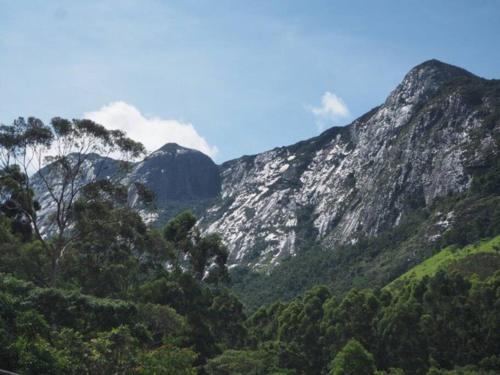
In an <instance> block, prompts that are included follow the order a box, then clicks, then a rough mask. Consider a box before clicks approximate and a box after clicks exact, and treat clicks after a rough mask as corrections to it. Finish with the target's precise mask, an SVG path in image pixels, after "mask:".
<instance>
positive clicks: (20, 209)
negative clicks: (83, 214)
mask: <svg viewBox="0 0 500 375" xmlns="http://www.w3.org/2000/svg"><path fill="white" fill-rule="evenodd" d="M144 152H145V150H144V146H143V145H142V144H140V143H138V142H135V141H133V140H131V139H130V138H127V137H126V135H125V133H124V132H122V131H120V130H107V129H106V128H104V127H103V126H102V125H99V124H96V123H94V122H93V121H90V120H72V121H69V120H65V119H62V118H54V119H52V121H51V124H50V125H45V124H44V123H43V122H42V121H41V120H39V119H36V118H34V117H30V118H28V119H27V120H25V119H24V118H18V119H17V120H15V121H14V122H13V123H12V125H0V168H1V170H2V174H1V175H0V177H1V181H0V185H1V187H2V191H1V192H2V200H3V201H4V205H5V203H6V202H7V203H8V207H9V209H10V210H11V212H13V213H15V215H16V216H17V218H18V219H20V220H22V221H24V222H26V223H28V224H29V227H30V228H31V230H32V231H33V233H34V235H35V237H36V239H37V240H38V241H40V242H41V244H42V246H43V247H44V249H45V251H46V253H47V255H48V257H49V258H50V265H51V267H50V268H51V272H50V277H49V280H48V284H50V285H53V284H54V283H55V281H56V278H57V272H58V266H59V261H60V259H61V257H62V256H63V255H64V252H65V250H66V249H67V248H68V246H70V244H71V243H72V242H73V241H75V239H76V237H80V236H81V233H79V234H76V233H74V232H73V231H72V230H71V228H72V224H73V209H74V203H75V202H76V200H77V198H78V196H79V195H80V193H81V190H82V189H83V188H84V187H85V186H86V185H87V184H92V183H95V182H96V181H97V180H99V179H100V178H101V177H102V174H101V168H102V167H103V166H104V164H103V163H104V160H105V159H101V160H103V161H102V162H101V164H100V165H97V166H95V168H94V173H93V174H92V175H89V173H88V172H89V165H90V164H91V159H92V158H95V154H99V155H101V156H109V155H111V154H113V155H119V158H120V159H121V160H123V161H124V165H125V164H126V162H127V161H129V160H131V159H134V158H137V157H139V156H140V155H142V154H144ZM19 175H22V177H23V178H19ZM34 179H36V180H37V181H39V183H40V184H42V185H43V188H44V190H45V191H46V192H47V195H46V197H45V199H44V204H46V205H47V206H50V207H52V208H53V209H54V212H53V214H50V215H43V217H42V215H39V214H38V213H37V211H39V209H40V205H39V203H38V202H37V200H36V199H35V198H36V197H35V195H34V190H33V180H34Z"/></svg>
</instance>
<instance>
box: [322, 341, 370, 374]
mask: <svg viewBox="0 0 500 375" xmlns="http://www.w3.org/2000/svg"><path fill="white" fill-rule="evenodd" d="M374 373H375V361H374V359H373V355H372V354H371V353H369V352H368V351H366V349H365V348H364V347H363V345H361V344H360V343H359V341H356V340H354V339H352V340H349V341H348V342H347V344H346V345H345V346H344V347H343V348H342V350H341V351H340V352H339V353H337V355H336V356H335V358H334V359H333V361H332V362H331V364H330V373H329V374H330V375H373V374H374Z"/></svg>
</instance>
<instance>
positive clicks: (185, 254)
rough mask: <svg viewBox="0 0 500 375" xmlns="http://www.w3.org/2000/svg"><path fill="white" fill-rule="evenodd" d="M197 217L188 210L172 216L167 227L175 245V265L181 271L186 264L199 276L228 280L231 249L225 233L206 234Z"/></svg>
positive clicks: (209, 280) (210, 280)
mask: <svg viewBox="0 0 500 375" xmlns="http://www.w3.org/2000/svg"><path fill="white" fill-rule="evenodd" d="M196 221H197V219H196V217H195V216H194V215H193V214H192V213H191V212H189V211H186V212H182V213H180V214H179V215H177V216H176V217H175V218H173V219H172V220H170V221H169V222H168V223H167V225H166V226H165V228H164V229H163V235H164V237H165V240H166V241H167V242H168V243H169V244H170V246H171V247H172V248H173V249H174V254H175V255H174V260H173V266H174V268H175V269H176V270H177V271H178V272H180V270H181V269H182V268H183V267H182V266H184V268H186V266H187V267H188V269H189V271H190V272H191V274H192V275H193V277H194V278H195V279H196V280H199V281H202V280H203V281H205V282H207V283H212V284H217V283H218V282H220V281H225V280H227V279H228V271H227V267H226V262H227V258H228V251H227V249H226V247H225V246H224V244H223V242H222V239H221V237H220V236H219V235H217V234H214V233H211V234H208V235H206V236H202V235H201V234H200V231H199V230H198V228H197V227H196ZM183 260H184V262H183ZM186 261H187V264H186Z"/></svg>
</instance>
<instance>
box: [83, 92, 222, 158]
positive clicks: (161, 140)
mask: <svg viewBox="0 0 500 375" xmlns="http://www.w3.org/2000/svg"><path fill="white" fill-rule="evenodd" d="M84 118H87V119H89V120H92V121H95V122H97V123H98V124H101V125H103V126H105V127H106V128H108V129H120V130H123V131H125V132H126V133H127V135H128V136H129V137H130V138H132V139H134V140H136V141H139V142H142V144H143V145H144V146H145V147H146V149H147V150H148V151H154V150H156V149H158V148H160V147H161V146H163V145H164V144H165V143H177V144H179V145H181V146H184V147H188V148H193V149H196V150H199V151H201V152H203V153H204V154H207V155H209V156H210V157H212V158H213V157H214V156H215V155H216V154H217V151H218V150H217V147H215V146H211V145H209V144H208V142H207V141H206V140H205V139H204V138H203V137H202V136H201V135H200V134H198V132H197V131H196V129H195V128H194V126H193V125H192V124H191V123H189V122H182V121H177V120H168V119H161V118H158V117H146V116H144V115H143V114H141V112H140V111H139V110H138V109H137V108H135V107H134V106H133V105H130V104H128V103H125V102H122V101H118V102H113V103H110V104H108V105H105V106H104V107H102V108H101V109H99V110H97V111H93V112H87V113H85V114H84Z"/></svg>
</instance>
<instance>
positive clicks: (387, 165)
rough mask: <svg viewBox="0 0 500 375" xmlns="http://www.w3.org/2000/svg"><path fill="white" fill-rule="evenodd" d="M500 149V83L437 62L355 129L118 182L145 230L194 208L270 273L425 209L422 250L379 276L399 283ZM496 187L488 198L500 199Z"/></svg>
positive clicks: (182, 151)
mask: <svg viewBox="0 0 500 375" xmlns="http://www.w3.org/2000/svg"><path fill="white" fill-rule="evenodd" d="M499 144H500V81H498V80H486V79H483V78H480V77H477V76H475V75H473V74H471V73H469V72H467V71H465V70H463V69H461V68H457V67H454V66H451V65H448V64H445V63H442V62H439V61H437V60H430V61H427V62H425V63H423V64H420V65H418V66H416V67H415V68H413V69H412V70H411V71H410V72H409V73H408V74H407V75H406V76H405V77H404V79H403V81H402V82H401V83H400V84H399V85H398V86H397V87H396V89H395V90H394V91H393V92H392V93H391V94H390V95H389V96H388V98H387V99H386V101H385V102H384V103H383V104H382V105H380V106H379V107H376V108H374V109H372V110H371V111H369V112H368V113H366V114H365V115H363V116H361V117H360V118H358V119H357V120H355V121H354V122H353V123H351V124H350V125H348V126H345V127H334V128H331V129H328V130H327V131H325V132H324V133H322V134H321V135H319V136H317V137H314V138H311V139H309V140H305V141H302V142H299V143H297V144H294V145H291V146H287V147H280V148H276V149H273V150H270V151H267V152H264V153H261V154H258V155H253V156H243V157H241V158H238V159H235V160H231V161H228V162H226V163H223V164H222V165H220V166H217V165H216V164H215V163H214V162H213V161H212V160H211V159H210V158H209V157H208V156H206V155H204V154H202V153H201V152H199V151H195V150H190V149H187V148H184V147H181V146H178V145H175V144H167V145H165V146H164V147H162V148H161V149H159V150H157V151H155V152H153V153H152V154H151V155H149V156H148V157H147V158H145V159H144V160H143V161H141V162H139V163H136V164H133V165H131V169H130V171H129V172H127V173H126V174H123V176H121V178H122V179H123V181H124V182H126V183H127V184H128V185H129V186H130V187H131V189H130V202H131V204H133V205H134V207H136V208H137V210H139V211H140V212H141V214H142V215H143V217H144V218H145V219H146V220H147V221H148V222H154V223H156V224H158V225H160V224H163V223H165V222H166V221H167V220H168V219H170V218H171V217H172V216H173V215H175V214H176V213H178V212H180V211H182V210H185V209H191V210H193V211H195V213H196V214H197V215H198V216H200V223H199V225H200V227H201V229H202V230H203V231H208V232H218V233H220V234H221V235H222V237H223V238H224V240H225V241H226V243H227V245H228V247H229V250H230V257H229V263H230V264H231V265H232V266H233V267H235V266H243V267H248V268H249V269H251V270H253V271H269V270H271V269H274V268H276V266H277V265H279V264H281V263H283V261H284V260H285V259H288V258H289V257H291V256H292V257H293V256H297V255H300V254H301V253H302V252H304V251H305V250H307V249H309V248H311V247H316V248H320V249H322V251H323V250H329V251H331V252H332V254H336V253H337V252H338V251H339V249H340V248H344V247H346V246H357V245H356V244H360V243H361V242H360V241H366V240H367V239H370V238H375V237H377V236H380V235H381V234H384V233H388V232H390V231H392V230H394V229H395V228H397V227H398V226H400V225H401V224H404V223H408V222H410V223H411V222H412V217H413V216H414V215H415V212H424V211H426V210H427V211H428V212H431V213H430V214H428V215H429V217H427V218H426V219H425V220H423V221H422V220H421V221H419V224H418V225H419V228H421V229H419V231H421V238H419V243H420V245H419V246H411V247H407V246H404V249H403V248H401V249H402V250H401V251H400V252H399V253H398V255H397V257H395V259H391V261H390V262H389V263H390V264H391V266H390V267H389V266H388V264H389V263H386V265H385V266H383V267H382V266H381V267H382V269H383V270H384V272H387V273H389V274H393V273H394V274H398V272H399V273H401V272H404V271H405V270H406V269H407V267H410V266H411V265H414V264H416V263H418V262H419V261H421V260H422V259H424V258H425V257H427V256H429V255H430V253H429V251H430V250H429V249H431V248H433V247H435V246H436V244H437V243H438V242H439V241H440V239H441V238H442V236H443V233H445V232H446V231H447V230H448V229H449V228H450V227H451V226H452V225H453V224H454V223H456V222H457V221H458V220H460V218H459V217H458V216H457V208H456V207H455V206H454V205H448V206H444V207H442V209H440V210H435V209H434V208H433V207H434V206H435V205H436V203H439V201H440V200H442V199H447V197H450V196H463V195H464V194H465V192H467V191H469V190H470V188H471V186H472V181H473V178H474V176H476V177H478V176H481V175H482V174H484V173H486V172H487V171H489V170H490V169H491V168H492V165H495V163H496V162H497V160H498V158H499ZM102 160H103V159H102V158H100V157H99V156H97V155H95V157H94V158H93V159H92V162H90V163H89V165H88V166H86V168H87V169H88V173H89V176H90V175H93V174H95V173H96V170H97V167H96V166H97V165H101V164H103V163H102ZM104 165H106V166H107V168H108V169H107V170H106V171H104V170H103V171H101V172H99V173H102V176H103V177H105V176H108V175H111V174H113V173H119V172H117V162H116V161H113V160H112V159H105V163H104ZM120 173H121V172H120ZM136 181H137V182H142V183H144V184H145V185H146V187H147V188H149V189H150V190H152V191H153V192H154V193H155V195H156V202H155V203H156V209H155V210H153V211H151V210H149V209H146V208H145V207H142V206H141V205H140V204H137V203H136V199H135V198H136V194H135V192H134V189H133V186H134V184H133V182H136ZM493 181H494V182H492V183H491V184H493V186H490V189H492V190H493V191H495V189H496V190H498V187H497V186H494V185H495V184H497V181H496V180H493ZM84 182H85V181H82V183H84ZM35 190H36V192H37V195H38V196H41V197H42V199H41V201H42V202H41V203H42V209H43V211H42V215H46V214H48V213H50V211H51V210H52V209H53V207H50V205H48V204H44V203H46V201H45V200H44V199H43V197H44V196H46V194H47V192H46V191H45V190H44V186H43V181H40V180H38V181H37V180H36V179H35ZM494 194H497V193H494ZM495 202H496V201H495ZM473 207H476V206H474V205H473ZM481 207H482V206H481ZM476 208H477V207H476ZM476 208H475V211H473V212H476V213H477V212H479V211H478V209H476ZM482 210H483V211H481V212H486V210H487V208H486V207H484V208H482ZM464 214H467V212H466V211H464ZM405 225H407V224H405ZM408 238H409V237H408ZM362 243H365V242H362ZM410 249H411V250H410ZM396 260H397V261H396ZM382 263H383V260H380V264H381V265H382ZM396 269H398V270H399V271H397V272H396ZM367 272H369V271H367ZM347 279H349V280H350V279H351V278H350V277H347V278H346V280H347Z"/></svg>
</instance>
